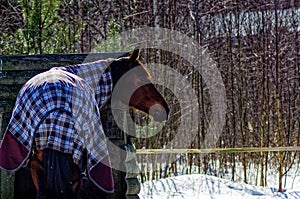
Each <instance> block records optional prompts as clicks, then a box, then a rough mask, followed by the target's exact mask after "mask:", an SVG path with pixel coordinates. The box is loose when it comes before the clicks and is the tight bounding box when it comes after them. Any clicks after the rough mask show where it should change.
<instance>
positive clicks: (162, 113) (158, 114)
mask: <svg viewBox="0 0 300 199" xmlns="http://www.w3.org/2000/svg"><path fill="white" fill-rule="evenodd" d="M149 114H150V115H152V117H153V118H154V120H155V121H157V122H162V121H165V120H167V119H168V114H167V111H166V110H165V109H164V107H163V106H161V105H160V104H155V105H153V106H152V107H151V108H150V110H149Z"/></svg>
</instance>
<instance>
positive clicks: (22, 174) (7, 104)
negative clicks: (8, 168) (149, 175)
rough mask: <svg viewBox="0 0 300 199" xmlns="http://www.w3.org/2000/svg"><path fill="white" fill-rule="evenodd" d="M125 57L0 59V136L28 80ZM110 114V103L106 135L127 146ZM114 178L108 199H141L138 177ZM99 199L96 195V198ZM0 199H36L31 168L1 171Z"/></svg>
mask: <svg viewBox="0 0 300 199" xmlns="http://www.w3.org/2000/svg"><path fill="white" fill-rule="evenodd" d="M122 54H124V53H122V52H119V53H95V54H51V55H45V54H43V55H20V56H0V135H1V136H0V137H2V136H3V132H4V130H5V128H6V126H7V124H8V121H9V119H10V117H11V112H12V109H13V106H14V103H15V100H16V96H17V94H18V92H19V90H20V88H21V87H22V85H23V84H24V83H25V82H26V81H27V80H28V79H30V78H31V77H33V76H34V75H36V74H38V73H41V72H43V71H45V70H48V69H50V68H52V67H56V66H64V65H72V64H79V63H83V62H90V61H95V60H100V59H106V58H115V57H119V56H121V55H122ZM111 114H112V113H111V109H110V106H109V104H108V105H107V106H106V107H105V108H104V110H103V111H101V117H103V118H102V119H103V120H105V121H103V125H104V129H105V133H106V135H107V136H108V137H109V139H110V140H111V142H113V143H114V144H115V145H117V146H119V147H124V144H125V143H126V139H127V138H126V136H125V135H124V133H123V132H122V131H121V130H120V129H119V128H118V127H117V125H116V123H115V122H114V120H113V117H112V115H111ZM133 130H134V129H133ZM133 150H134V149H133ZM127 159H128V158H127ZM127 159H126V157H120V163H123V164H124V163H125V164H124V168H126V166H128V165H126V162H125V160H126V161H127ZM131 162H132V161H131ZM113 175H114V182H115V193H114V194H112V195H110V196H108V198H111V199H122V198H138V196H137V194H138V192H139V186H140V185H139V183H138V180H137V178H136V176H135V175H132V174H131V175H130V174H129V175H128V173H126V172H122V171H117V170H113ZM89 186H90V185H86V184H85V185H84V187H86V188H87V189H88V188H90V187H89ZM99 194H100V193H99ZM92 195H97V191H95V189H93V188H90V189H89V193H88V194H87V195H86V196H85V197H86V198H93V197H92ZM98 197H99V195H98ZM98 197H97V196H96V197H95V198H98ZM0 198H2V199H11V198H35V189H34V187H33V183H32V180H31V176H30V172H29V168H24V169H21V170H19V171H17V172H16V173H11V174H10V173H6V172H2V171H1V178H0Z"/></svg>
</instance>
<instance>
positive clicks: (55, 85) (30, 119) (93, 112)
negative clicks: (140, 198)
mask: <svg viewBox="0 0 300 199" xmlns="http://www.w3.org/2000/svg"><path fill="white" fill-rule="evenodd" d="M109 63H110V60H102V61H97V62H93V63H87V64H79V65H74V66H64V67H56V68H52V69H50V70H49V71H46V72H44V73H41V74H39V75H37V76H35V77H33V78H32V79H30V80H29V81H28V82H27V83H26V84H25V85H24V86H23V87H22V89H21V90H20V92H19V95H18V97H17V100H16V104H15V107H14V110H13V114H12V118H11V120H10V122H9V124H8V127H7V130H6V132H5V135H4V139H3V142H6V137H11V136H6V134H11V135H12V136H13V137H14V138H15V139H16V140H17V142H18V144H21V145H20V146H24V147H25V148H26V149H27V151H28V154H26V153H24V154H25V155H26V157H23V158H24V160H23V161H22V162H21V163H20V165H19V166H22V165H24V164H25V163H26V160H27V159H28V156H29V154H30V151H31V148H32V145H33V143H34V142H33V140H34V139H35V144H36V147H37V149H44V148H51V149H54V150H59V151H61V152H64V153H70V154H72V155H73V160H74V162H75V163H78V162H79V160H80V159H81V158H82V153H83V149H84V148H86V149H87V151H88V164H87V166H88V171H91V170H92V169H94V168H98V169H99V168H102V170H104V171H97V172H98V173H97V172H95V171H93V172H92V173H94V174H95V173H97V174H96V176H97V177H95V178H97V179H92V180H93V181H94V182H96V185H99V186H100V188H102V189H103V190H105V191H108V192H110V191H112V189H113V188H112V187H110V186H113V185H107V184H105V183H107V182H109V183H112V177H110V178H111V179H105V180H107V182H104V186H103V185H102V184H101V183H102V182H100V181H101V180H100V179H98V178H99V177H101V175H98V174H100V173H99V172H108V171H107V169H106V171H105V169H103V166H101V167H99V165H98V164H99V163H102V164H105V166H104V167H105V168H106V167H107V168H109V166H110V165H109V164H110V161H109V158H108V151H107V147H106V137H105V134H104V131H103V127H102V124H101V120H100V112H99V109H100V108H101V107H102V106H103V105H104V104H105V103H106V102H107V100H108V99H109V98H110V96H111V92H112V87H113V85H112V76H111V73H110V68H109ZM7 143H8V142H7ZM6 146H8V147H9V145H8V144H3V143H2V144H1V148H0V149H1V150H2V149H3V151H9V150H10V149H6V148H5V147H6ZM4 149H5V150H4ZM1 150H0V153H1ZM11 150H12V151H11V153H13V149H11ZM20 151H24V149H22V150H20ZM25 151H26V150H25ZM24 154H23V155H22V156H24ZM0 155H1V154H0ZM15 159H18V158H15ZM19 159H20V157H19ZM21 159H22V158H21ZM3 161H7V160H5V158H4V157H1V159H0V168H1V167H2V168H3V169H6V170H9V169H7V168H5V166H3V165H5V164H7V162H6V163H3V164H2V165H1V162H3ZM19 166H18V168H19ZM6 167H7V165H6ZM18 168H17V169H18ZM109 169H110V168H109ZM15 170H16V169H15ZM110 170H111V169H110ZM110 172H111V171H110ZM105 175H107V173H106V174H105ZM109 176H111V175H108V177H109ZM90 177H92V178H93V176H92V175H91V174H90ZM102 180H103V179H102ZM110 181H111V182H110Z"/></svg>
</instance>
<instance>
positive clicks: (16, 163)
mask: <svg viewBox="0 0 300 199" xmlns="http://www.w3.org/2000/svg"><path fill="white" fill-rule="evenodd" d="M29 154H30V153H29V151H28V150H27V148H26V147H25V146H24V145H22V144H21V143H20V142H19V141H18V140H17V139H16V138H15V137H14V136H13V135H12V134H11V133H10V132H9V131H7V132H5V135H4V138H3V140H2V142H1V146H0V169H3V170H5V171H7V172H12V171H16V170H18V169H19V168H21V167H22V166H23V165H24V163H25V162H26V160H27V159H28V156H29Z"/></svg>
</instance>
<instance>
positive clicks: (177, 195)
mask: <svg viewBox="0 0 300 199" xmlns="http://www.w3.org/2000/svg"><path fill="white" fill-rule="evenodd" d="M287 184H289V182H288V183H287ZM139 197H140V199H283V198H284V199H299V198H300V187H295V186H294V189H288V190H286V191H285V192H283V193H280V192H277V188H275V187H260V186H253V185H249V184H245V183H241V182H232V181H230V180H226V179H222V178H218V177H214V176H209V175H202V174H191V175H182V176H176V177H170V178H166V179H159V180H153V181H148V182H145V183H143V184H142V185H141V191H140V194H139Z"/></svg>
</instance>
